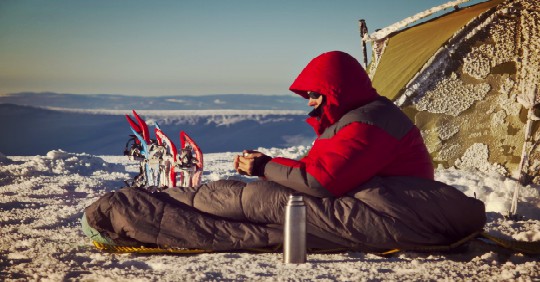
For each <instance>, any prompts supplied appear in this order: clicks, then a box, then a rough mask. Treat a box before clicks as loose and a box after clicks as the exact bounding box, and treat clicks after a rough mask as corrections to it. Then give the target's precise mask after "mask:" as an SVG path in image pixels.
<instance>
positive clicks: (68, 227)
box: [0, 146, 540, 281]
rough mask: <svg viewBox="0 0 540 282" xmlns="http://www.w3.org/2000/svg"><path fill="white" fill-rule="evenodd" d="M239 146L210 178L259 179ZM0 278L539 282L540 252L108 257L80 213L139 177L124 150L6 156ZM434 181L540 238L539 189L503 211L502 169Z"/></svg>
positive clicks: (521, 234)
mask: <svg viewBox="0 0 540 282" xmlns="http://www.w3.org/2000/svg"><path fill="white" fill-rule="evenodd" d="M308 149H309V146H293V147H289V148H285V149H278V148H259V150H260V151H262V152H264V153H266V154H269V155H272V156H277V155H279V156H285V157H289V158H297V157H299V156H302V155H303V154H304V153H305V152H306V151H307V150H308ZM238 153H239V152H223V153H212V154H205V162H206V163H205V168H206V171H205V173H204V176H203V181H211V180H217V179H241V180H245V181H251V180H252V178H246V177H244V176H239V175H237V174H236V173H235V171H234V170H233V169H232V158H233V157H234V156H235V155H236V154H238ZM0 162H2V164H3V165H2V166H0V195H1V196H0V230H1V233H2V236H0V280H6V281H16V280H21V281H22V280H24V281H27V280H30V281H38V280H39V281H65V280H96V281H120V280H121V281H126V280H133V281H156V280H163V281H171V280H175V281H178V280H183V281H184V280H187V281H190V280H197V281H201V280H204V281H207V280H264V281H275V280H323V281H336V280H339V281H358V280H445V281H448V280H495V281H497V280H512V279H516V280H520V281H528V280H535V279H538V278H540V263H538V262H537V258H534V257H529V256H525V255H523V254H519V253H517V254H499V253H496V252H494V251H493V250H490V249H489V248H487V249H486V248H482V247H480V246H477V247H472V248H470V249H469V250H467V251H465V252H461V253H450V254H444V253H434V254H430V253H400V254H397V255H396V256H394V257H390V258H383V257H380V256H376V255H374V254H365V253H358V252H346V253H335V254H310V255H309V256H308V262H307V263H306V264H300V265H288V264H283V263H282V256H281V254H279V253H270V254H252V253H208V254H198V255H136V254H108V253H101V252H100V251H98V250H97V249H95V248H94V247H93V245H91V242H90V241H89V240H88V239H87V238H86V237H85V236H84V235H83V234H82V232H81V230H80V227H79V218H80V217H81V215H82V211H83V209H84V208H85V207H86V206H88V205H89V204H91V203H92V202H94V201H95V200H96V199H97V198H98V197H99V196H101V195H103V193H105V192H107V191H114V190H116V189H118V188H120V187H122V186H123V180H126V179H128V178H130V177H133V176H134V175H135V174H136V173H137V170H138V165H137V162H135V161H129V160H128V159H127V157H124V156H93V155H89V154H77V153H70V152H65V151H61V150H53V151H50V152H48V153H47V154H46V155H44V156H24V157H23V156H4V155H2V154H0ZM436 179H437V180H439V181H442V182H445V183H448V184H450V185H452V186H454V187H456V188H458V189H460V190H461V191H463V192H464V193H465V194H467V195H469V196H476V197H477V198H478V199H480V200H482V201H484V202H485V203H486V206H487V211H488V213H487V215H488V220H489V222H488V224H487V225H486V230H487V231H488V232H490V233H491V234H494V235H498V236H503V237H505V238H514V239H519V240H523V241H538V240H540V188H539V187H536V186H527V187H524V188H521V190H520V206H519V209H518V212H519V214H520V215H521V216H523V220H507V219H505V218H504V217H503V215H504V214H505V213H506V211H507V209H508V208H509V205H510V201H511V198H512V191H513V187H515V186H516V185H518V184H517V182H516V181H515V180H513V179H510V178H505V177H503V176H500V175H499V174H497V173H493V172H489V173H484V172H479V171H478V170H472V169H461V170H460V169H456V168H451V169H442V168H440V169H438V170H437V171H436Z"/></svg>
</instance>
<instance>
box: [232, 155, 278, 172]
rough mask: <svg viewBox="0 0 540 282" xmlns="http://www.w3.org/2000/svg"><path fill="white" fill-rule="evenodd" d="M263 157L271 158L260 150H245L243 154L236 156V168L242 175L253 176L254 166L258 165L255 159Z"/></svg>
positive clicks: (234, 163)
mask: <svg viewBox="0 0 540 282" xmlns="http://www.w3.org/2000/svg"><path fill="white" fill-rule="evenodd" d="M261 157H262V158H265V159H267V158H269V157H268V156H266V155H265V154H263V153H261V152H258V151H252V150H244V151H243V152H242V156H240V155H238V156H236V157H235V158H234V162H233V165H234V169H235V170H236V171H237V172H238V173H239V174H241V175H249V176H253V175H254V174H253V168H254V166H255V165H256V164H255V159H257V158H261ZM265 164H266V162H265Z"/></svg>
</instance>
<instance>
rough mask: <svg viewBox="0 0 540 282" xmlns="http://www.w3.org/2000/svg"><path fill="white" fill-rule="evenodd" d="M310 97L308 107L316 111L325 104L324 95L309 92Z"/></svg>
mask: <svg viewBox="0 0 540 282" xmlns="http://www.w3.org/2000/svg"><path fill="white" fill-rule="evenodd" d="M308 96H309V101H308V106H310V107H313V108H314V109H316V108H318V107H319V106H320V105H321V104H322V102H323V95H321V94H319V93H317V92H313V91H308Z"/></svg>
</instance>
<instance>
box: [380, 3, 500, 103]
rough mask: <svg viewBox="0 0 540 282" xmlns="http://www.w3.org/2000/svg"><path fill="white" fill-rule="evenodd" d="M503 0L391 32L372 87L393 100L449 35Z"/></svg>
mask: <svg viewBox="0 0 540 282" xmlns="http://www.w3.org/2000/svg"><path fill="white" fill-rule="evenodd" d="M502 2H503V0H493V1H489V2H483V3H480V4H477V5H474V6H471V7H467V8H463V9H460V10H457V11H454V12H451V13H449V14H446V15H443V16H441V17H438V18H435V19H433V20H431V21H428V22H425V23H422V24H419V25H416V26H413V27H411V28H408V29H405V30H403V31H399V32H397V33H395V34H394V35H391V36H390V37H389V39H388V42H387V46H386V48H385V50H384V53H383V55H382V56H381V59H380V62H379V64H378V66H377V69H376V71H375V74H374V76H373V77H372V80H373V86H374V88H375V89H377V91H378V92H379V94H381V95H383V96H386V97H388V98H389V99H391V100H395V99H396V98H397V96H398V94H400V90H401V89H403V88H404V87H405V86H406V85H407V83H408V82H409V81H410V80H411V79H412V78H413V77H414V75H415V74H416V73H417V72H418V71H420V69H421V68H422V66H423V65H424V64H425V63H426V62H427V60H429V58H431V57H432V56H433V55H434V54H435V52H436V51H437V50H438V49H439V48H440V47H441V46H442V45H443V44H444V43H445V42H447V41H448V39H449V38H450V37H451V36H452V35H454V34H455V33H456V32H457V31H458V30H459V29H461V28H462V27H463V26H464V25H466V24H467V23H468V22H470V21H471V20H472V19H474V18H476V17H477V16H478V15H480V14H481V13H483V12H485V11H487V10H489V9H491V8H493V7H495V6H496V5H498V4H500V3H502Z"/></svg>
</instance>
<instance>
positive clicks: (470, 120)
mask: <svg viewBox="0 0 540 282" xmlns="http://www.w3.org/2000/svg"><path fill="white" fill-rule="evenodd" d="M537 1H538V0H491V1H487V2H482V3H479V4H476V5H472V6H469V7H463V8H462V7H458V6H456V5H457V4H461V3H462V2H466V1H454V2H449V3H447V4H445V5H441V6H439V7H435V8H432V9H430V10H428V11H426V12H423V13H419V14H417V15H415V16H413V17H410V18H408V19H405V20H403V21H401V22H399V23H397V24H395V25H393V26H390V27H388V28H385V29H382V30H379V31H377V32H374V33H372V34H364V35H363V41H364V42H369V43H371V47H372V58H371V62H370V65H369V66H368V67H367V69H368V73H369V75H370V77H371V78H372V80H373V85H374V87H375V88H376V89H377V90H378V92H379V93H380V94H381V95H384V96H386V97H388V98H390V99H391V100H393V101H394V102H395V103H396V104H397V105H399V106H400V107H401V108H402V109H403V110H404V111H405V113H406V114H407V115H408V116H409V117H410V118H411V119H412V120H413V121H414V122H415V123H416V125H417V126H418V127H419V128H420V130H421V131H422V134H423V137H424V140H425V142H426V145H427V146H428V149H429V151H430V153H431V155H432V158H433V161H434V163H435V165H436V166H439V165H442V166H444V167H446V168H448V167H457V168H462V169H466V168H475V169H479V170H481V171H485V172H497V173H500V174H503V175H506V176H510V177H515V178H516V179H519V180H520V182H521V183H522V184H528V183H531V182H534V183H540V172H539V169H540V148H539V147H540V146H539V144H540V130H539V125H540V122H537V121H536V120H538V116H539V115H538V112H540V111H538V110H537V108H538V109H540V106H538V105H539V103H540V93H539V91H540V87H539V83H540V5H538V2H537ZM444 9H446V10H448V9H451V11H449V12H447V13H445V14H443V15H441V16H438V17H435V18H432V19H431V20H428V21H425V22H422V23H418V24H416V25H412V26H410V27H407V28H405V27H406V26H407V25H411V23H412V22H414V21H417V20H418V19H421V18H425V17H427V16H429V15H431V14H432V13H433V12H438V11H440V10H444ZM367 24H368V25H369V23H367Z"/></svg>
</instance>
